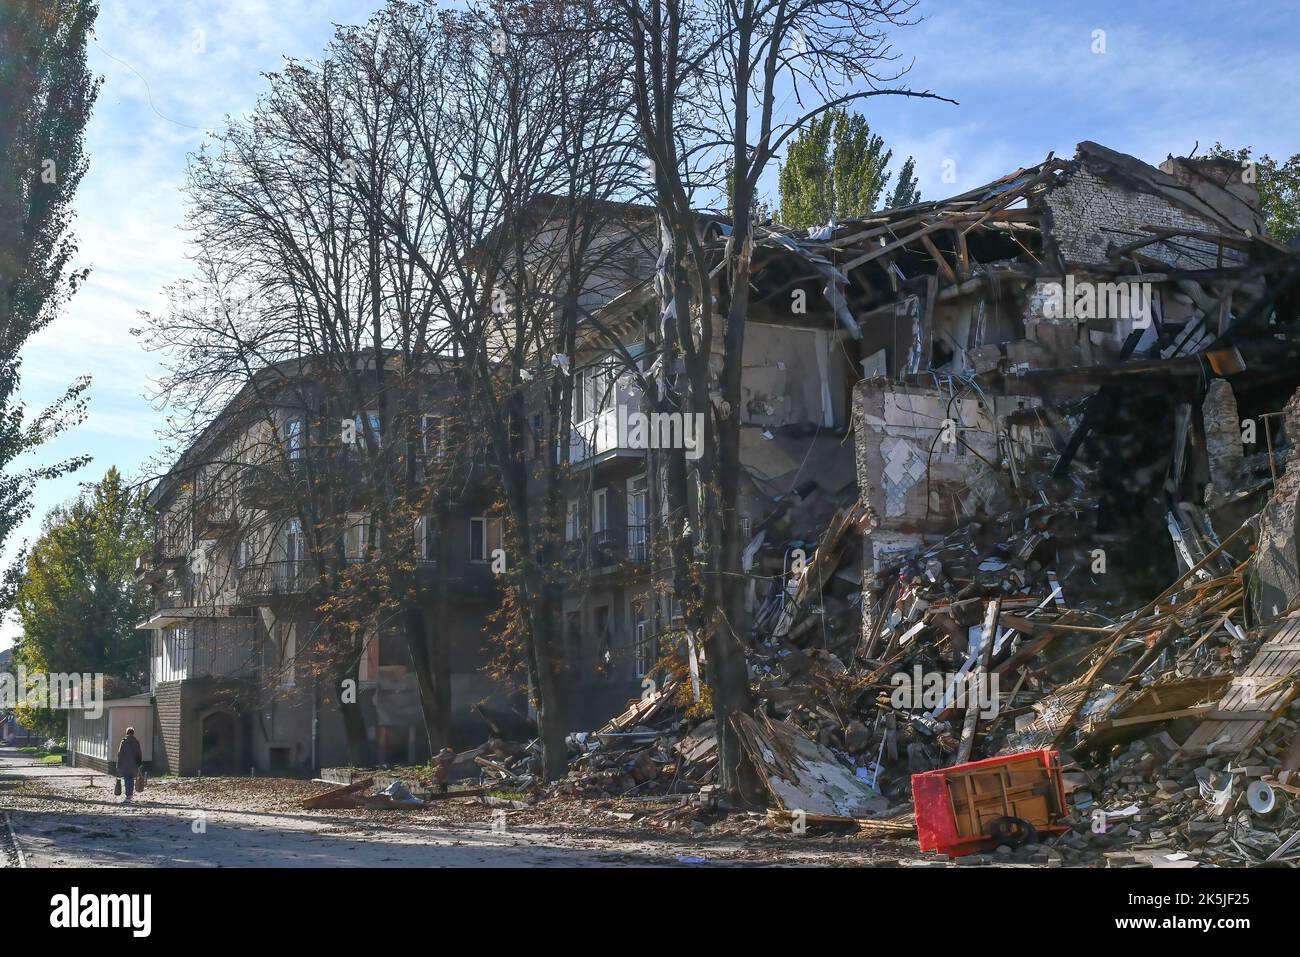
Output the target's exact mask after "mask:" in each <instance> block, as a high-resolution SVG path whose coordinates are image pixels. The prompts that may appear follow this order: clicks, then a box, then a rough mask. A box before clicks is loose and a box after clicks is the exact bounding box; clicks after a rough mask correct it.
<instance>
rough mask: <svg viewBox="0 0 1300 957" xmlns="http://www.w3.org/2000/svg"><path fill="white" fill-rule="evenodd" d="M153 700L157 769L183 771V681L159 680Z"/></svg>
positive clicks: (155, 761) (155, 763)
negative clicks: (181, 769)
mask: <svg viewBox="0 0 1300 957" xmlns="http://www.w3.org/2000/svg"><path fill="white" fill-rule="evenodd" d="M153 700H154V714H155V716H156V717H155V719H154V720H155V728H154V767H155V770H159V771H171V772H174V773H181V771H180V768H181V729H182V725H181V703H182V692H181V682H179V681H163V682H159V684H158V687H157V688H156V689H155V690H154V696H153Z"/></svg>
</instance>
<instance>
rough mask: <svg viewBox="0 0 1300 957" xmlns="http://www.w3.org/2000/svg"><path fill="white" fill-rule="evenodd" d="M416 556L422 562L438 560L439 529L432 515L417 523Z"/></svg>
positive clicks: (422, 518)
mask: <svg viewBox="0 0 1300 957" xmlns="http://www.w3.org/2000/svg"><path fill="white" fill-rule="evenodd" d="M415 555H416V557H417V558H418V559H419V560H420V561H422V562H436V561H437V560H438V529H437V526H436V525H435V524H434V521H433V517H432V516H430V515H422V516H420V520H419V521H417V522H416V523H415Z"/></svg>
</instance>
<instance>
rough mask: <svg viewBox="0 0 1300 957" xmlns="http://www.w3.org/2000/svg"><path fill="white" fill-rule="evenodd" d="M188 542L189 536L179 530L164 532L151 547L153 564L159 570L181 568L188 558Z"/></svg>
mask: <svg viewBox="0 0 1300 957" xmlns="http://www.w3.org/2000/svg"><path fill="white" fill-rule="evenodd" d="M189 554H190V542H189V537H188V536H186V535H182V534H180V533H179V532H170V533H164V534H163V535H162V536H161V537H160V538H159V539H158V540H157V541H156V542H154V549H153V565H154V567H155V568H157V569H158V570H159V571H160V572H166V571H168V570H169V569H181V568H184V567H185V563H186V562H187V561H188V560H189Z"/></svg>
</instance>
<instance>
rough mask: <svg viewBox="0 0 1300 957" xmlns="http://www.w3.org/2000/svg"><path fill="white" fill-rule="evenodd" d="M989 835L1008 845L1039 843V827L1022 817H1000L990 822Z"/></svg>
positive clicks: (1017, 845) (999, 842) (1022, 845)
mask: <svg viewBox="0 0 1300 957" xmlns="http://www.w3.org/2000/svg"><path fill="white" fill-rule="evenodd" d="M989 837H991V838H992V839H993V840H994V841H996V842H997V843H998V844H1005V845H1006V846H1007V847H1024V846H1025V845H1026V844H1037V843H1038V828H1036V827H1034V825H1032V824H1030V823H1029V822H1028V821H1026V820H1025V819H1024V818H1020V817H999V818H996V819H995V820H994V821H993V822H992V823H991V824H989Z"/></svg>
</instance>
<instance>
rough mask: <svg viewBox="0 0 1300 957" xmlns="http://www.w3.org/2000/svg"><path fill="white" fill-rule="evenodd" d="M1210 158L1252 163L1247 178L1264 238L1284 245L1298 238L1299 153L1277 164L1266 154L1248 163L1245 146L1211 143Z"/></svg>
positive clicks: (1299, 198) (1299, 213)
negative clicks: (1260, 214) (1264, 229)
mask: <svg viewBox="0 0 1300 957" xmlns="http://www.w3.org/2000/svg"><path fill="white" fill-rule="evenodd" d="M1210 156H1211V157H1212V158H1214V159H1223V158H1227V159H1233V160H1236V161H1237V162H1239V163H1241V164H1243V165H1245V164H1248V163H1253V167H1251V168H1250V173H1249V174H1250V175H1253V176H1254V177H1255V188H1256V189H1257V190H1259V207H1260V210H1261V211H1262V212H1263V213H1264V222H1265V224H1266V225H1267V227H1268V234H1269V235H1270V236H1272V237H1273V238H1274V239H1277V240H1280V241H1282V242H1284V243H1287V242H1290V241H1291V240H1293V239H1295V238H1296V237H1297V236H1300V153H1296V154H1295V155H1294V156H1292V157H1291V158H1290V159H1289V160H1286V161H1284V162H1280V163H1279V162H1278V161H1277V160H1275V159H1273V157H1271V156H1269V155H1268V154H1267V153H1264V154H1263V155H1262V156H1259V157H1257V158H1255V159H1254V160H1252V159H1251V148H1250V147H1249V146H1243V147H1242V148H1241V149H1236V150H1234V149H1229V148H1228V147H1226V146H1224V145H1223V144H1222V143H1215V144H1214V148H1213V149H1212V150H1210Z"/></svg>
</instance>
